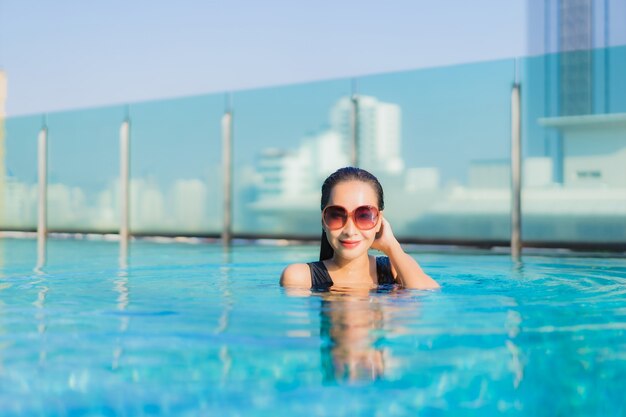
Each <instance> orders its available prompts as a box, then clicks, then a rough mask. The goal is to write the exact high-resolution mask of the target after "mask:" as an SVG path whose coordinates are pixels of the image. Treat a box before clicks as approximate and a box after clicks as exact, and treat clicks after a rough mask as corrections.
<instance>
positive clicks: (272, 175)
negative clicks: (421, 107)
mask: <svg viewBox="0 0 626 417" xmlns="http://www.w3.org/2000/svg"><path fill="white" fill-rule="evenodd" d="M350 92H351V83H350V81H349V80H335V81H325V82H315V83H310V84H301V85H294V86H286V87H276V88H268V89H260V90H253V91H244V92H239V93H235V94H234V151H233V152H234V198H235V201H234V214H233V217H234V219H233V220H234V221H233V230H234V232H235V233H238V234H262V235H272V236H318V235H319V234H320V233H321V223H320V188H321V184H322V182H323V181H324V179H325V178H326V177H327V176H328V174H330V173H332V172H333V171H334V170H336V169H337V168H340V167H342V166H346V165H349V161H350V156H349V144H350V114H351V110H350V108H351V107H350V106H351V104H350Z"/></svg>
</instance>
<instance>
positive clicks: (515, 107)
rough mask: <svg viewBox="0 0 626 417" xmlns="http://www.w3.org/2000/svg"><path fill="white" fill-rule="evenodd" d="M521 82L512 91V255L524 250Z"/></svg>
mask: <svg viewBox="0 0 626 417" xmlns="http://www.w3.org/2000/svg"><path fill="white" fill-rule="evenodd" d="M521 137H522V135H521V103H520V84H519V83H518V82H515V84H513V88H512V91H511V256H512V257H513V258H514V259H519V257H520V255H521V252H522V232H521V228H522V156H521V150H522V144H521Z"/></svg>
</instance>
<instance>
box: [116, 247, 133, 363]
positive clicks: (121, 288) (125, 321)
mask: <svg viewBox="0 0 626 417" xmlns="http://www.w3.org/2000/svg"><path fill="white" fill-rule="evenodd" d="M119 263H120V270H119V272H118V273H117V279H116V280H115V281H113V286H114V287H113V289H114V291H115V292H117V300H116V301H117V310H118V311H120V312H121V311H126V309H127V308H128V304H129V303H130V291H129V289H128V269H127V263H126V257H124V258H122V257H120V259H119ZM129 325H130V317H129V316H127V315H124V314H122V315H120V327H119V331H120V336H119V337H118V338H117V340H116V343H115V349H113V360H112V362H111V368H112V369H117V368H118V367H119V364H120V358H121V357H122V353H123V352H124V349H123V347H122V337H121V336H122V334H123V333H126V332H127V331H128V327H129Z"/></svg>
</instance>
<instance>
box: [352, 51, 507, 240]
mask: <svg viewBox="0 0 626 417" xmlns="http://www.w3.org/2000/svg"><path fill="white" fill-rule="evenodd" d="M514 76H515V63H514V61H513V60H503V61H494V62H484V63H478V64H467V65H458V66H453V67H445V68H432V69H422V70H416V71H409V72H401V73H394V74H384V75H376V76H368V77H363V78H360V79H359V80H358V91H359V97H360V98H359V116H360V122H359V123H360V131H359V141H360V154H359V156H360V158H359V159H360V161H361V165H362V166H363V167H364V168H366V169H370V170H371V171H372V172H373V173H374V174H376V175H377V176H378V177H379V179H380V180H381V181H382V184H383V187H384V190H385V196H386V199H385V200H386V201H385V215H386V216H387V218H388V219H389V220H390V222H391V225H392V226H393V230H394V232H395V234H396V235H398V236H399V237H403V238H407V239H412V240H417V241H450V242H453V241H456V242H462V241H508V240H509V239H510V208H511V204H510V200H511V197H510V183H511V181H510V178H511V176H510V142H511V89H512V85H513V83H514Z"/></svg>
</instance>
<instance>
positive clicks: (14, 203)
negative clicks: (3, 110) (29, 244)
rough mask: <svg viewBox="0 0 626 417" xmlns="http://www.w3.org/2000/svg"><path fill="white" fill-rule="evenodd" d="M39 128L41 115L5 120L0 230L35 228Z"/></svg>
mask: <svg viewBox="0 0 626 417" xmlns="http://www.w3.org/2000/svg"><path fill="white" fill-rule="evenodd" d="M42 125H43V117H42V116H41V115H36V116H21V117H11V118H8V119H6V120H5V125H4V127H5V130H4V143H3V142H2V141H1V140H0V146H3V149H0V158H3V159H0V167H2V168H3V169H2V170H1V171H0V198H1V199H2V201H0V229H2V230H24V231H33V230H35V229H36V228H37V136H38V135H39V131H40V130H41V127H42ZM1 135H2V133H1V132H0V138H1Z"/></svg>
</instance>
